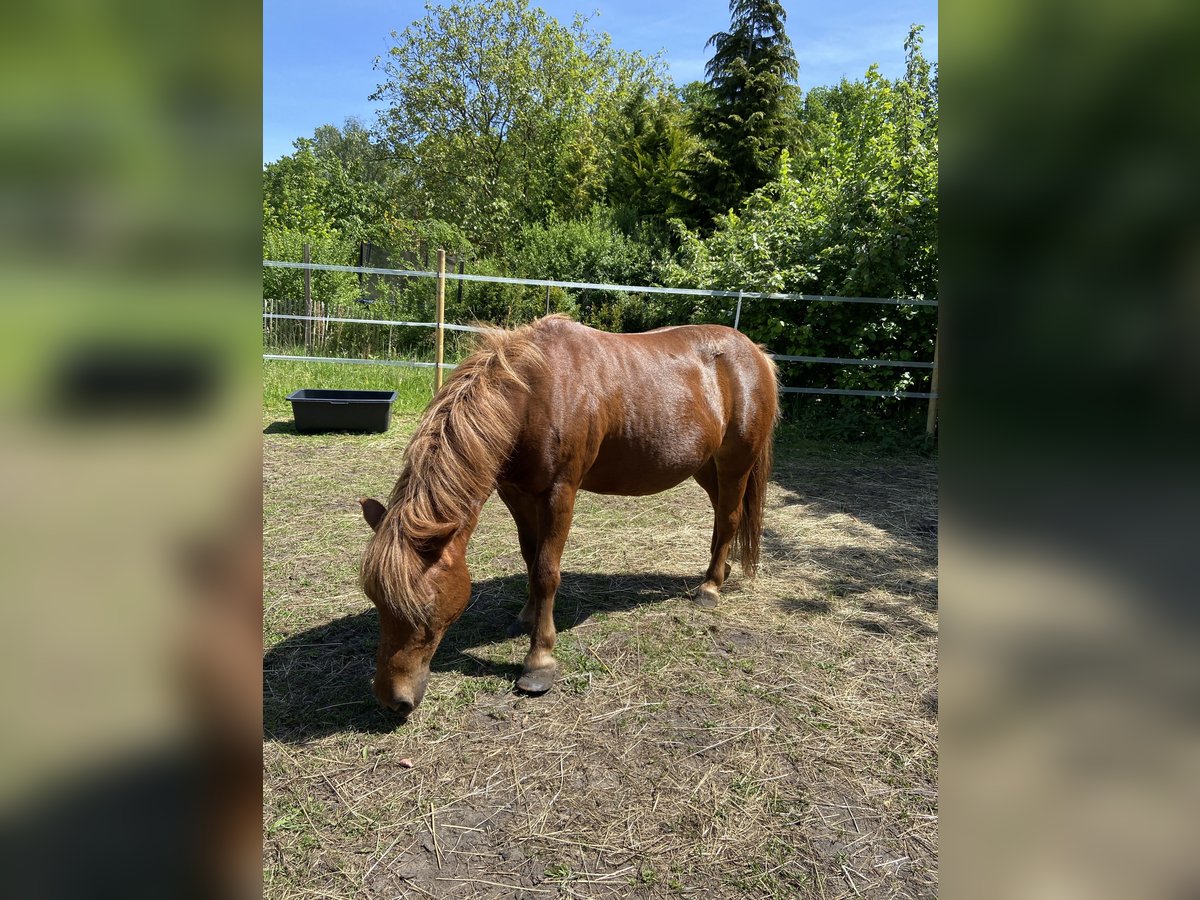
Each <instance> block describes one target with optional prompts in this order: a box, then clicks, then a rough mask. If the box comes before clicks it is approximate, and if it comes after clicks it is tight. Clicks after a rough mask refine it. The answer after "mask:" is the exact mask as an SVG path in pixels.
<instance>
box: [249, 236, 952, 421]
mask: <svg viewBox="0 0 1200 900" xmlns="http://www.w3.org/2000/svg"><path fill="white" fill-rule="evenodd" d="M263 265H264V266H265V267H267V268H276V269H307V270H310V271H322V272H348V273H353V274H364V275H393V276H400V277H406V278H439V277H441V278H445V279H446V280H447V281H476V282H491V283H497V284H514V285H528V286H532V287H547V288H549V287H559V288H564V289H571V290H601V291H623V292H625V293H642V294H675V295H684V296H692V297H728V298H732V299H736V300H737V301H738V304H737V314H736V318H735V322H734V327H735V328H737V327H738V325H739V324H740V322H738V321H737V320H738V319H740V318H741V315H740V314H741V308H742V302H743V301H744V300H796V301H806V302H818V303H874V304H879V305H888V306H933V307H936V306H937V305H938V301H936V300H924V299H887V298H882V297H837V296H832V295H826V294H782V293H780V294H773V293H763V292H753V291H725V290H704V289H701V288H666V287H658V286H652V285H628V284H598V283H592V282H584V281H554V280H551V279H544V278H508V277H504V276H499V275H467V274H458V273H453V272H446V273H444V274H442V273H438V272H426V271H421V270H416V269H381V268H373V267H368V266H340V265H332V264H326V263H294V262H281V261H278V260H263ZM263 318H264V319H286V320H291V321H300V322H334V323H346V324H356V325H386V326H389V327H409V328H437V327H438V323H437V322H406V321H398V320H392V319H350V318H338V317H333V316H300V315H289V314H282V313H270V312H265V313H263ZM442 328H443V329H445V330H447V331H465V332H485V331H487V330H488V329H487V328H480V327H477V326H474V325H456V324H451V323H443V324H442ZM767 355H768V356H770V357H771V359H774V360H776V361H778V362H798V363H815V364H829V365H842V366H890V367H895V368H906V369H931V370H933V369H936V368H937V363H936V362H925V361H920V360H901V359H851V358H844V357H834V356H794V355H789V354H783V353H768V354H767ZM935 355H936V354H935ZM263 359H271V360H294V361H297V362H327V363H343V364H351V365H353V364H362V365H382V366H397V367H411V368H422V369H433V368H437V366H438V364H437V363H432V362H420V361H417V360H385V359H362V358H347V357H331V356H291V355H285V354H277V353H264V354H263ZM441 367H442V368H443V369H453V368H455V366H454V365H453V364H451V363H442V365H441ZM780 391H781V392H782V393H785V394H825V395H832V396H843V397H890V398H895V399H912V400H936V399H937V398H938V396H939V394H938V392H937V391H931V392H923V391H898V390H892V391H879V390H854V389H849V388H814V387H781V388H780Z"/></svg>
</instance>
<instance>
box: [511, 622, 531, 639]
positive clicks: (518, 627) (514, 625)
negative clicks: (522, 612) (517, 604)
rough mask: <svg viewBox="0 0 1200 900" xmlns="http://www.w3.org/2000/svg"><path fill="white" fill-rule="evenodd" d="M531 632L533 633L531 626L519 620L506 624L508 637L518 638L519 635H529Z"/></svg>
mask: <svg viewBox="0 0 1200 900" xmlns="http://www.w3.org/2000/svg"><path fill="white" fill-rule="evenodd" d="M532 631H533V628H532V627H531V626H529V625H527V624H525V623H524V622H522V621H521V620H520V619H513V620H512V621H511V622H509V623H508V636H509V637H520V636H521V635H523V634H529V633H531V632H532Z"/></svg>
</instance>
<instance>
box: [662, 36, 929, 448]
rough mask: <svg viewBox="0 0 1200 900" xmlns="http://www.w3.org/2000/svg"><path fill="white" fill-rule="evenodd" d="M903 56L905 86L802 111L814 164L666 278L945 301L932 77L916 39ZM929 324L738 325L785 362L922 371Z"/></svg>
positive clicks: (790, 174) (861, 314) (815, 97)
mask: <svg viewBox="0 0 1200 900" xmlns="http://www.w3.org/2000/svg"><path fill="white" fill-rule="evenodd" d="M906 47H907V50H908V67H907V71H906V74H905V77H904V78H902V79H899V80H897V81H889V80H888V79H885V78H883V77H882V76H881V75H880V74H879V71H878V69H877V68H876V67H874V66H872V67H871V69H870V70H868V72H867V74H866V77H865V78H864V80H863V81H861V82H848V81H843V82H842V83H841V84H840V85H837V86H835V87H832V88H819V89H814V90H812V91H810V92H809V94H808V96H807V97H806V102H805V104H804V108H803V109H804V112H803V116H804V121H803V126H804V131H805V133H806V136H807V137H806V140H807V141H808V143H809V145H810V150H809V152H808V154H807V155H806V156H805V158H804V159H803V160H802V161H801V163H800V164H797V165H796V166H793V165H792V164H791V161H790V160H789V159H788V157H787V155H786V154H785V155H784V156H783V158H782V164H781V166H780V168H779V171H778V172H777V174H776V176H775V178H774V179H773V180H771V181H770V182H769V183H768V184H766V185H765V186H764V187H762V188H761V189H759V190H758V191H756V192H755V193H754V194H752V195H751V196H750V198H749V199H748V200H747V201H746V203H745V204H744V205H743V207H742V208H741V209H740V210H739V211H738V212H737V213H729V214H727V215H725V216H723V217H721V218H720V219H719V220H718V222H717V227H716V229H715V231H713V233H712V234H711V235H709V236H707V237H705V236H702V235H701V234H699V233H696V232H688V233H686V234H685V235H684V238H683V243H682V253H681V260H680V262H679V263H678V264H677V265H676V266H675V267H674V268H673V270H672V271H671V272H670V273H669V277H670V278H671V280H672V281H673V282H674V283H676V284H679V285H682V286H693V285H694V286H702V287H723V288H728V289H733V290H739V289H745V290H755V291H764V292H778V293H804V294H833V295H841V296H850V297H880V298H913V299H924V298H936V297H937V279H938V228H937V223H938V177H937V176H938V170H937V161H938V134H937V114H938V98H937V78H936V74H935V73H936V69H935V67H933V66H931V65H929V64H928V63H927V61H926V60H925V59H924V57H923V56H922V55H921V40H920V29H919V28H916V27H914V29H913V31H912V33H911V34H910V36H909V41H908V42H907V43H906ZM730 312H731V306H730V304H729V303H728V301H723V302H719V303H718V302H708V301H705V302H701V303H698V304H693V308H692V309H691V311H690V315H691V317H692V318H693V319H695V320H697V321H721V320H722V318H724V317H728V316H729V314H730ZM934 313H935V311H934V310H933V309H932V308H930V307H915V306H877V305H870V304H833V303H820V302H813V303H806V302H798V301H791V300H779V301H772V300H751V301H746V302H745V303H744V305H743V312H742V319H741V326H742V330H744V331H745V332H746V333H747V334H749V335H750V336H752V337H753V338H755V339H756V340H758V341H762V342H764V343H765V344H767V345H768V346H769V347H770V348H771V349H772V350H774V351H775V352H778V353H786V354H793V355H804V356H832V357H858V358H887V359H898V360H925V361H927V360H929V359H931V358H932V356H933V338H934V324H935V315H934ZM725 321H728V318H725ZM782 374H783V379H784V382H785V383H788V382H791V383H793V384H795V383H799V384H808V385H811V386H822V385H824V386H831V387H839V388H851V389H872V390H905V389H913V390H921V389H922V388H923V387H925V386H926V385H927V377H928V370H925V369H920V368H916V367H914V368H912V369H911V370H908V369H904V368H902V367H901V368H890V367H889V368H884V367H853V366H845V367H837V368H833V367H830V366H819V365H815V364H814V365H809V364H798V363H785V364H784V365H783V373H782ZM814 402H815V401H814ZM831 406H832V407H833V408H835V409H836V410H838V411H839V412H840V413H841V414H842V418H841V419H840V421H841V422H842V423H843V424H845V423H847V422H849V423H853V427H854V428H860V427H865V426H863V422H865V421H867V420H871V421H874V422H876V423H877V422H878V421H883V420H886V419H887V418H888V417H889V416H890V417H892V418H899V419H902V418H904V417H906V416H911V415H919V414H920V409H919V408H918V407H917V406H916V405H913V404H911V403H908V404H904V405H900V404H896V405H893V406H891V407H888V406H886V405H881V404H879V403H876V402H875V401H858V400H856V399H854V398H842V399H838V400H836V402H833V403H830V402H826V403H825V408H829V407H831ZM881 413H882V414H883V415H881ZM846 436H848V435H846Z"/></svg>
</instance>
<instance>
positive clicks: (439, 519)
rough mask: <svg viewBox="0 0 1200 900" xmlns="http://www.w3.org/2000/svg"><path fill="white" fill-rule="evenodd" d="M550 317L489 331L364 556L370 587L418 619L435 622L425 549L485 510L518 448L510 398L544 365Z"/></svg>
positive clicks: (427, 418) (434, 419) (438, 410)
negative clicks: (539, 335) (541, 336)
mask: <svg viewBox="0 0 1200 900" xmlns="http://www.w3.org/2000/svg"><path fill="white" fill-rule="evenodd" d="M565 318H566V317H564V316H550V317H548V319H565ZM546 321H547V319H540V320H538V321H537V322H535V323H533V324H532V325H525V326H522V327H520V328H517V329H514V330H512V331H505V330H498V329H497V330H488V331H485V332H483V333H482V334H480V335H479V337H478V343H477V346H476V349H475V351H474V352H473V353H472V354H471V355H470V356H469V357H468V358H467V359H466V360H464V361H463V362H461V363H459V365H458V366H457V368H455V370H454V373H453V374H452V375H451V376H450V378H448V379H447V380H446V383H445V384H444V385H442V389H441V390H440V391H438V393H437V395H436V396H435V397H434V398H433V402H431V403H430V404H429V406H428V407H426V409H425V412H424V414H423V415H422V416H421V421H420V422H419V423H418V424H417V430H416V431H415V432H414V433H413V436H412V439H411V440H410V441H409V442H408V447H407V448H406V449H405V451H404V465H403V468H402V469H401V471H400V477H399V478H398V479H397V481H396V486H395V487H394V488H393V489H392V493H391V496H390V497H389V499H388V511H387V515H386V516H384V518H383V521H382V522H380V524H379V529H378V531H377V532H376V533H375V536H374V537H373V538H372V539H371V540H370V542H369V543H368V544H367V549H366V553H365V554H364V556H363V563H362V587H363V590H364V591H365V592H366V594H367V596H368V597H370V598H371V599H372V600H373V601H375V603H376V604H379V605H387V606H388V607H389V608H390V609H391V610H392V611H393V612H396V613H398V614H400V615H402V616H404V617H405V618H407V619H408V620H409V621H410V622H414V623H418V622H424V621H426V620H427V619H428V612H429V606H430V604H431V603H432V602H433V597H432V596H430V595H429V593H428V592H427V591H425V590H423V588H422V585H421V584H420V576H421V573H422V572H423V571H424V566H423V565H422V561H421V553H422V551H427V550H430V549H432V548H433V547H434V546H435V545H436V544H437V543H438V542H439V541H440V540H444V539H445V538H447V537H449V536H450V535H451V534H453V533H454V532H455V531H456V530H458V529H459V528H461V527H463V526H464V525H466V524H467V523H468V522H469V521H470V520H471V518H472V517H473V516H475V515H476V514H477V513H478V511H479V507H481V506H482V505H483V503H484V501H485V500H486V499H487V498H488V496H489V495H490V494H491V492H492V489H493V488H494V487H495V484H496V477H497V475H498V474H499V472H500V468H501V467H502V466H503V465H504V463H505V461H506V460H507V458H508V455H509V453H510V452H511V451H512V447H513V443H514V442H515V441H516V438H517V433H518V431H519V428H520V422H519V421H518V419H517V417H516V414H515V413H514V412H513V410H512V405H511V401H510V399H509V396H510V394H511V392H512V391H514V390H516V391H527V390H529V384H528V382H527V381H526V377H525V375H524V374H522V373H527V372H529V371H530V370H531V369H536V368H540V367H542V366H544V365H545V359H544V357H543V356H542V352H541V350H539V349H538V347H537V343H536V330H537V328H538V326H539V325H540V324H541V323H542V322H546Z"/></svg>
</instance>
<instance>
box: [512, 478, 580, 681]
mask: <svg viewBox="0 0 1200 900" xmlns="http://www.w3.org/2000/svg"><path fill="white" fill-rule="evenodd" d="M574 509H575V488H574V487H572V486H570V485H565V484H559V485H555V486H554V487H553V488H551V489H550V490H549V491H548V492H547V493H546V494H545V495H544V496H543V497H541V498H539V508H538V541H537V548H536V551H535V554H534V564H533V566H531V567H530V573H529V599H530V602H531V603H532V604H533V619H534V621H533V631H532V639H531V641H530V646H529V653H528V654H526V656H525V668H524V671H523V672H522V674H521V677H520V678H519V679H518V680H517V687H518V688H520V689H521V690H523V691H527V692H528V693H531V694H543V693H545V692H546V691H548V690H550V687H551V685H552V684H553V683H554V676H555V673H556V672H557V670H558V663H557V662H555V660H554V641H555V638H556V637H557V632H556V631H555V629H554V594H555V592H556V591H557V590H558V585H559V581H560V580H561V579H560V575H559V562H560V561H561V560H562V553H563V547H564V546H566V543H567V533H568V532H569V531H570V530H571V515H572V513H573V512H574Z"/></svg>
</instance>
